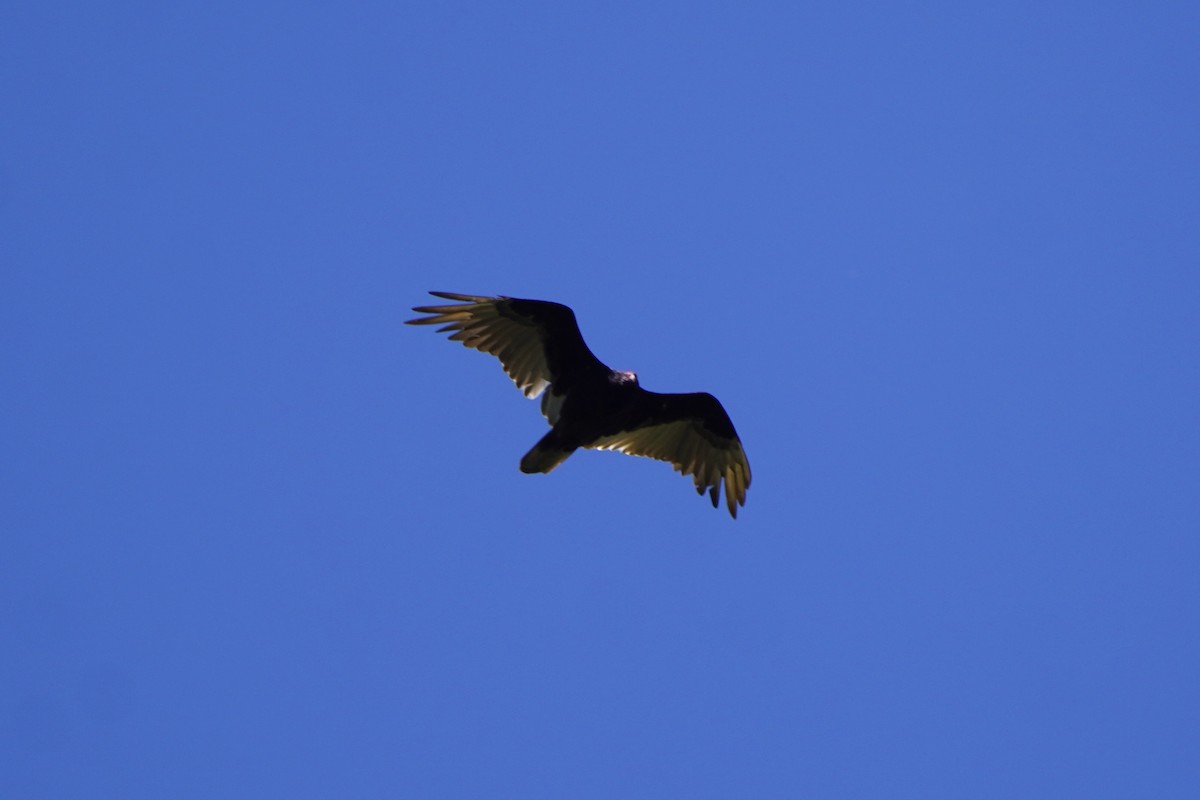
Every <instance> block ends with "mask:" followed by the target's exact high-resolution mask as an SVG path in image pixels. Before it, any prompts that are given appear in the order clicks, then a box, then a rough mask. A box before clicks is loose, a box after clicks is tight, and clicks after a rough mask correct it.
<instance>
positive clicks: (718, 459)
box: [589, 390, 750, 519]
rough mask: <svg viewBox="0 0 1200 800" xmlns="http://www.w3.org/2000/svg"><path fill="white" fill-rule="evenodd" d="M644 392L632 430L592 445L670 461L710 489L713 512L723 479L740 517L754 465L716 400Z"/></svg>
mask: <svg viewBox="0 0 1200 800" xmlns="http://www.w3.org/2000/svg"><path fill="white" fill-rule="evenodd" d="M642 394H643V395H644V397H643V398H642V400H641V401H640V403H639V407H638V408H637V409H636V411H635V413H634V414H633V415H632V416H631V418H630V419H631V421H632V423H631V427H630V429H629V430H626V431H622V432H621V433H616V434H613V435H611V436H603V437H601V438H600V439H598V440H597V441H596V442H595V443H593V444H591V445H589V446H590V447H593V448H596V449H599V450H618V451H620V452H622V453H628V454H630V455H635V456H646V457H648V458H655V459H658V460H659V461H668V462H670V463H671V464H672V465H673V466H674V467H675V469H676V470H678V471H679V472H680V473H682V474H684V475H692V476H694V477H693V478H692V480H693V481H694V482H695V484H696V492H697V493H699V494H704V492H705V491H707V492H708V495H709V497H711V498H712V504H713V508H716V507H717V496H718V493H719V492H720V488H721V481H722V480H724V481H725V505H726V506H727V507H728V508H729V514H730V515H731V516H732V517H733V518H734V519H737V507H738V506H739V505H741V506H744V505H746V488H747V487H748V486H750V462H749V461H747V460H746V453H745V451H744V450H742V442H741V440H740V439H738V435H737V431H735V430H734V428H733V422H732V421H731V420H730V419H729V415H728V414H726V413H725V409H724V408H722V407H721V404H720V402H718V401H717V398H715V397H713V396H712V395H711V394H708V393H706V392H696V393H693V394H660V393H658V392H647V391H644V390H643V391H642Z"/></svg>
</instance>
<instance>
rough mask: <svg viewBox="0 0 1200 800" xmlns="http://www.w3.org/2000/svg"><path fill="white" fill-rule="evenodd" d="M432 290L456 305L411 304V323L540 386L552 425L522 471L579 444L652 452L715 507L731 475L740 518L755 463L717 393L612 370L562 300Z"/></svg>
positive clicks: (529, 386)
mask: <svg viewBox="0 0 1200 800" xmlns="http://www.w3.org/2000/svg"><path fill="white" fill-rule="evenodd" d="M430 294H432V295H433V296H434V297H441V298H444V299H446V300H454V301H456V303H457V305H442V306H417V307H415V308H413V311H417V312H419V313H421V314H428V315H429V316H425V317H418V318H417V319H412V320H408V324H409V325H441V326H443V327H441V328H439V329H438V332H439V333H441V332H444V331H452V332H453V333H452V334H451V336H450V339H451V340H452V341H457V342H462V343H463V344H464V345H465V346H467V347H470V348H473V349H475V350H480V351H482V352H484V353H490V354H491V355H494V356H496V357H497V358H499V359H500V363H501V365H503V367H504V371H505V372H507V373H508V376H509V377H510V378H512V379H513V382H514V383H516V384H517V388H519V389H520V390H521V391H522V392H523V393H524V394H525V396H526V397H528V398H530V399H532V398H535V397H537V396H538V395H539V394H541V395H542V414H543V415H545V417H546V420H547V421H548V422H549V423H550V432H549V433H547V434H546V435H545V436H543V437H542V438H541V440H540V441H539V442H538V443H537V444H535V445H534V446H533V449H532V450H530V451H529V452H528V453H526V454H525V457H524V458H522V459H521V471H522V472H527V473H532V472H550V471H551V470H552V469H554V468H555V467H557V466H558V465H559V464H561V463H562V462H563V461H564V460H566V458H567V456H569V455H571V453H573V452H575V451H576V450H577V449H579V448H580V447H583V448H589V449H595V450H617V451H619V452H622V453H628V454H630V455H635V456H646V457H648V458H654V459H657V460H659V461H666V462H669V463H670V464H672V465H673V466H674V467H675V469H676V470H677V471H679V472H680V473H682V474H683V475H691V476H693V477H692V480H693V482H694V483H695V485H696V491H697V493H699V494H701V495H703V494H704V493H705V492H706V491H707V492H708V495H709V497H710V498H712V504H713V508H716V507H717V498H718V494H719V492H720V488H721V481H724V482H725V505H726V506H727V507H728V508H729V513H730V515H731V516H732V517H734V518H735V519H736V518H737V509H738V506H739V505H741V506H744V505H745V504H746V489H747V488H748V487H749V486H750V463H749V462H748V461H747V460H746V453H745V451H744V450H743V449H742V442H741V440H740V439H738V435H737V431H736V430H734V427H733V422H732V421H731V420H730V419H729V415H728V414H726V413H725V409H724V408H722V407H721V404H720V403H719V402H717V398H715V397H713V396H712V395H711V394H708V393H706V392H693V393H690V394H660V393H658V392H650V391H647V390H645V389H643V388H642V387H641V386H639V385H638V379H637V375H635V374H634V373H632V372H617V371H614V370H611V369H609V368H608V367H606V366H605V365H604V364H603V363H601V362H600V359H598V358H596V357H595V356H594V355H592V351H591V350H589V349H588V346H587V344H585V343H584V341H583V335H582V334H580V332H579V325H578V324H576V322H575V312H573V311H572V310H571V309H570V308H568V307H567V306H564V305H561V304H559V303H551V302H547V301H545V300H522V299H520V298H516V297H503V296H500V297H477V296H475V295H469V294H454V293H452V292H430ZM543 392H544V393H543Z"/></svg>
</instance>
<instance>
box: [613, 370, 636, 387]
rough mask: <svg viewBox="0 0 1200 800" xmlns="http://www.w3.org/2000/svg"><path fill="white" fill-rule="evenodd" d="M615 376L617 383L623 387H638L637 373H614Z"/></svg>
mask: <svg viewBox="0 0 1200 800" xmlns="http://www.w3.org/2000/svg"><path fill="white" fill-rule="evenodd" d="M613 375H614V376H615V379H616V381H617V383H619V384H621V385H622V386H637V385H638V379H637V373H636V372H614V373H613Z"/></svg>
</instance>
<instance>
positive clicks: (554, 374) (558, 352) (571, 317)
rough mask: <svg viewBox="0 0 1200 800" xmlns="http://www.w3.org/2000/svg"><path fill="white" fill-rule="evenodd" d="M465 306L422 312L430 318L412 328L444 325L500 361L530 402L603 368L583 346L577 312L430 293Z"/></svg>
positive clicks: (521, 302)
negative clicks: (568, 380) (561, 382)
mask: <svg viewBox="0 0 1200 800" xmlns="http://www.w3.org/2000/svg"><path fill="white" fill-rule="evenodd" d="M430 294H431V295H433V296H435V297H444V298H445V299H447V300H457V301H459V302H460V303H461V304H462V305H452V306H417V307H416V308H414V309H413V311H418V312H420V313H422V314H430V315H431V316H428V317H418V318H417V319H410V320H408V324H409V325H441V326H442V327H441V328H438V332H439V333H440V332H442V331H454V333H453V334H452V335H451V336H450V339H451V340H453V341H456V342H462V343H463V344H464V345H466V346H467V347H471V348H474V349H475V350H481V351H483V352H484V353H490V354H492V355H494V356H496V357H497V358H499V359H500V363H501V364H502V365H504V371H505V372H507V373H508V377H510V378H512V379H513V382H514V383H516V384H517V387H518V388H520V390H521V391H522V392H524V394H525V396H526V397H537V396H538V395H539V394H541V392H542V390H543V389H545V388H546V386H547V385H548V384H551V383H555V382H557V381H559V380H561V379H562V378H563V376H565V375H570V374H573V373H575V372H577V371H580V370H592V369H595V368H596V367H600V368H603V365H602V364H600V362H599V361H598V360H597V359H596V357H595V356H594V355H592V351H591V350H589V349H588V346H587V345H586V344H585V343H584V341H583V335H582V334H580V332H579V325H577V324H576V322H575V312H573V311H571V309H570V308H568V307H567V306H564V305H561V304H559V303H549V302H546V301H544V300H521V299H520V298H514V297H476V296H474V295H469V294H453V293H451V292H430Z"/></svg>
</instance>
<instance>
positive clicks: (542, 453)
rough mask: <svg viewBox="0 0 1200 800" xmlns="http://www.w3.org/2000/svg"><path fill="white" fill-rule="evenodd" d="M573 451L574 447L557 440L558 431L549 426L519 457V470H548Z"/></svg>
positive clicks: (565, 458) (564, 459)
mask: <svg viewBox="0 0 1200 800" xmlns="http://www.w3.org/2000/svg"><path fill="white" fill-rule="evenodd" d="M574 452H575V448H574V447H568V446H566V445H564V444H562V443H560V442H559V440H558V431H556V430H554V429H553V428H551V429H550V432H549V433H547V434H546V435H545V436H543V437H542V438H541V439H540V440H539V441H538V443H537V444H535V445H534V446H533V449H532V450H530V451H529V452H528V453H526V454H525V457H524V458H522V459H521V472H549V471H550V470H552V469H554V468H555V467H557V466H558V465H559V464H561V463H562V462H564V461H566V460H567V456H569V455H571V453H574Z"/></svg>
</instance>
